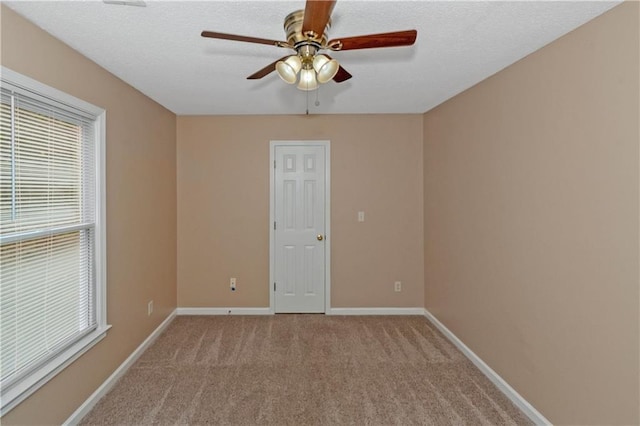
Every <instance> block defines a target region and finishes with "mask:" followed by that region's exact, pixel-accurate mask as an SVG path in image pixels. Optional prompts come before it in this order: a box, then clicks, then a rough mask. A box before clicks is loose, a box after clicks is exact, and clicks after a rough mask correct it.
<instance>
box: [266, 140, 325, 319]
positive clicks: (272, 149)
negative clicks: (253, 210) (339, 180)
mask: <svg viewBox="0 0 640 426" xmlns="http://www.w3.org/2000/svg"><path fill="white" fill-rule="evenodd" d="M277 146H323V147H324V167H325V174H324V191H325V197H324V221H325V225H324V235H325V237H324V313H325V314H328V313H329V312H330V311H331V226H330V225H331V144H330V141H328V140H272V141H270V142H269V312H270V313H271V314H275V313H276V305H275V294H274V293H275V292H274V290H273V283H274V282H275V260H276V256H275V244H276V233H275V230H274V229H273V223H274V222H275V217H276V212H275V208H276V206H275V184H276V182H275V179H276V174H275V167H274V166H275V159H276V147H277Z"/></svg>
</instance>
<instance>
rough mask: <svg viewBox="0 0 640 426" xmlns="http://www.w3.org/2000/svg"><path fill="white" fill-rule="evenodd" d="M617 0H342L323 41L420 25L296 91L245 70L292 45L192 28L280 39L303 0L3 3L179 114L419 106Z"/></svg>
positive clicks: (341, 56) (352, 55) (350, 55)
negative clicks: (398, 42)
mask: <svg viewBox="0 0 640 426" xmlns="http://www.w3.org/2000/svg"><path fill="white" fill-rule="evenodd" d="M618 3H620V2H619V1H615V2H600V1H590V2H547V1H544V2H543V1H530V2H526V1H514V2H493V1H473V2H463V1H448V2H441V1H411V2H400V1H382V2H376V1H349V0H339V1H338V2H337V4H336V7H335V9H334V11H333V15H332V16H333V26H332V28H331V30H330V32H329V38H339V37H344V36H354V35H362V34H370V33H379V32H389V31H398V30H405V29H412V28H415V29H417V30H418V38H417V41H416V44H415V45H414V46H411V47H397V48H383V49H368V50H361V51H345V52H335V53H332V56H333V57H334V58H335V59H337V60H338V61H339V62H340V64H341V65H342V66H343V67H344V68H345V69H347V70H348V71H349V72H350V73H351V74H352V75H353V78H352V79H351V80H348V81H346V82H344V83H340V84H337V83H334V82H329V83H328V84H325V85H322V86H321V88H320V90H319V91H318V92H317V96H318V101H319V103H320V104H319V105H318V106H316V92H310V93H308V98H307V93H306V92H303V91H300V90H298V89H296V88H295V86H290V85H287V84H285V83H284V82H282V81H281V80H280V79H279V78H278V76H277V75H276V73H275V72H274V73H272V74H270V75H268V76H267V77H265V78H263V79H262V80H246V77H247V76H248V75H250V74H252V73H253V72H255V71H257V70H258V69H260V68H262V67H264V66H265V65H266V64H268V63H270V62H272V61H274V60H276V59H277V58H279V57H281V56H284V55H286V54H287V53H288V52H290V51H289V50H285V49H281V48H277V47H272V46H265V45H256V44H248V43H242V42H234V41H227V40H215V39H206V38H202V37H200V32H201V31H202V30H211V31H218V32H226V33H235V34H241V35H248V36H254V37H261V38H268V39H276V40H285V35H284V30H283V21H284V17H285V16H286V15H287V14H288V13H290V12H292V11H294V10H296V9H303V8H304V4H305V3H304V1H303V0H299V1H284V2H283V1H278V2H274V1H252V2H249V1H232V2H231V1H200V2H188V1H153V0H151V1H147V7H132V6H116V5H106V4H103V3H102V2H100V1H44V2H36V1H17V2H5V4H7V5H8V6H9V7H10V8H12V9H13V10H15V11H16V12H18V13H19V14H21V15H22V16H24V17H26V18H27V19H29V20H30V21H32V22H34V23H35V24H36V25H38V26H40V27H41V28H43V29H44V30H46V31H47V32H49V33H51V34H52V35H53V36H55V37H57V38H59V39H61V40H62V41H64V42H65V43H67V44H68V45H70V46H71V47H73V48H74V49H76V50H78V51H79V52H81V53H82V54H84V55H85V56H87V57H89V58H90V59H92V60H93V61H95V62H97V63H98V64H100V65H101V66H103V67H104V68H106V69H107V70H109V71H110V72H112V73H113V74H115V75H116V76H118V77H120V78H121V79H122V80H124V81H126V82H127V83H129V84H130V85H132V86H134V87H135V88H137V89H138V90H140V91H141V92H142V93H144V94H146V95H147V96H149V97H150V98H152V99H154V100H155V101H157V102H158V103H160V104H162V105H164V106H165V107H166V108H168V109H169V110H171V111H173V112H175V113H176V114H179V115H185V114H300V113H304V112H305V110H306V108H307V106H308V108H309V112H310V113H312V114H316V113H328V114H342V113H358V114H361V113H422V112H425V111H427V110H429V109H431V108H433V107H435V106H436V105H438V104H440V103H442V102H443V101H445V100H447V99H449V98H451V97H452V96H454V95H456V94H458V93H460V92H461V91H463V90H465V89H467V88H469V87H471V86H472V85H474V84H476V83H478V82H479V81H481V80H483V79H485V78H487V77H489V76H490V75H492V74H494V73H496V72H497V71H499V70H501V69H503V68H504V67H506V66H508V65H510V64H512V63H513V62H515V61H517V60H519V59H521V58H523V57H524V56H526V55H528V54H529V53H531V52H533V51H535V50H537V49H539V48H541V47H542V46H544V45H546V44H548V43H549V42H551V41H553V40H555V39H557V38H558V37H560V36H562V35H564V34H566V33H567V32H569V31H571V30H573V29H574V28H576V27H578V26H580V25H582V24H584V23H586V22H587V21H589V20H591V19H593V18H594V17H596V16H598V15H600V14H601V13H603V12H605V11H606V10H608V9H610V8H612V7H613V6H615V5H616V4H618Z"/></svg>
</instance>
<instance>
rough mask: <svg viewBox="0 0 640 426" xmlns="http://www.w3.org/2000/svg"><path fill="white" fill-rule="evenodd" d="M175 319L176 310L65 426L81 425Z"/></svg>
mask: <svg viewBox="0 0 640 426" xmlns="http://www.w3.org/2000/svg"><path fill="white" fill-rule="evenodd" d="M175 317H176V311H175V310H174V311H173V312H171V314H169V316H168V317H167V318H166V319H165V320H164V321H162V323H161V324H160V325H159V326H158V327H157V328H156V329H155V330H153V332H152V333H151V334H150V335H149V336H148V337H147V338H146V339H144V342H142V343H141V344H140V346H138V347H137V348H136V350H135V351H133V352H132V353H131V355H129V357H128V358H127V359H125V360H124V362H123V363H122V364H120V366H119V367H118V368H117V369H116V371H114V372H113V373H112V374H111V375H110V376H109V378H107V380H105V381H104V383H102V384H101V385H100V387H99V388H98V389H96V391H95V392H94V393H92V394H91V396H90V397H89V398H87V400H86V401H85V402H84V403H83V404H82V405H81V406H80V407H78V409H77V410H76V411H74V412H73V414H71V416H70V417H69V418H68V419H67V420H66V421H65V422H64V423H63V425H64V426H67V425H69V426H72V425H77V424H78V423H80V421H81V420H82V418H83V417H84V416H86V415H87V414H88V413H89V411H91V409H92V408H93V407H94V406H95V405H96V403H97V402H98V401H100V398H102V397H103V396H105V395H106V394H107V392H109V391H110V390H111V388H112V387H113V385H115V384H116V382H117V381H118V379H119V378H120V377H121V376H122V375H123V374H124V373H126V372H127V370H128V369H129V367H131V366H132V365H133V363H134V362H136V360H137V359H138V358H139V357H140V355H142V353H143V352H144V351H145V350H146V349H147V348H148V347H149V346H151V344H152V343H153V341H154V340H156V339H157V338H158V336H160V334H162V332H163V331H164V329H165V328H167V326H168V325H169V324H170V323H171V321H173V319H174V318H175Z"/></svg>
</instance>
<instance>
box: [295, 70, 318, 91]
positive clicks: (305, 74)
mask: <svg viewBox="0 0 640 426" xmlns="http://www.w3.org/2000/svg"><path fill="white" fill-rule="evenodd" d="M317 88H318V81H317V80H316V72H315V71H314V70H302V71H300V81H299V82H298V89H300V90H316V89H317Z"/></svg>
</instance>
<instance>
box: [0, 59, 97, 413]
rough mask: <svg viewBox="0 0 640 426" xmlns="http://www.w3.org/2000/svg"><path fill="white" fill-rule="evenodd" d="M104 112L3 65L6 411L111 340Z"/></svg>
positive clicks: (2, 385) (0, 236)
mask: <svg viewBox="0 0 640 426" xmlns="http://www.w3.org/2000/svg"><path fill="white" fill-rule="evenodd" d="M104 115H105V114H104V111H103V110H101V109H99V108H97V107H94V106H92V105H89V104H87V103H85V102H83V101H80V100H78V99H75V98H73V97H71V96H69V95H66V94H64V93H61V92H59V91H57V90H55V89H52V88H50V87H47V86H44V85H42V84H40V83H38V82H35V81H34V80H31V79H29V78H27V77H24V76H22V75H20V74H17V73H14V72H12V71H11V70H7V69H5V68H3V69H2V86H1V87H0V308H1V309H0V389H1V399H2V400H1V407H2V409H1V412H2V414H5V413H6V412H7V411H8V410H10V409H11V408H12V407H13V406H15V405H17V404H18V403H19V402H20V401H22V400H23V399H24V398H26V397H27V396H28V395H29V394H31V393H33V391H35V390H36V389H37V388H38V387H40V386H41V385H42V384H44V383H45V382H46V381H47V380H48V379H49V378H51V377H52V376H53V375H55V374H56V373H57V372H59V371H60V370H61V369H62V368H64V367H65V366H66V365H68V364H69V363H70V362H72V361H73V360H74V359H76V358H77V357H78V356H80V355H81V354H82V353H83V352H84V351H86V350H88V349H89V348H90V347H91V346H92V345H94V344H95V343H97V341H99V340H100V339H101V338H103V337H104V335H105V333H106V330H107V329H108V326H107V325H106V309H105V308H106V306H105V278H106V277H105V266H106V265H105V262H104V249H105V238H104V235H105V234H104V230H105V229H104V213H103V212H104V190H103V184H104V166H103V165H104Z"/></svg>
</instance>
